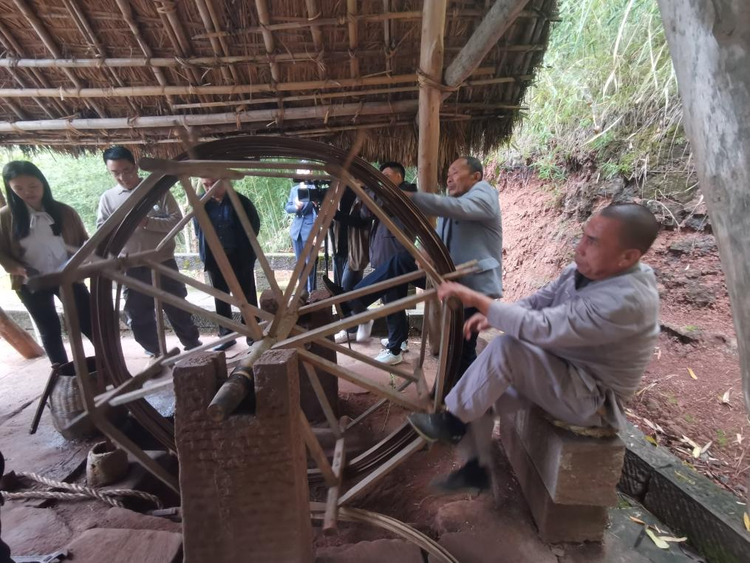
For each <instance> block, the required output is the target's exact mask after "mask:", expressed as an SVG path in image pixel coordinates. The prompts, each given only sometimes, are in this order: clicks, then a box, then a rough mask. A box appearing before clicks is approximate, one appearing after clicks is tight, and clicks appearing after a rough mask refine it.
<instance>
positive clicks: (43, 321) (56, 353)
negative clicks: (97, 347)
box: [16, 283, 92, 364]
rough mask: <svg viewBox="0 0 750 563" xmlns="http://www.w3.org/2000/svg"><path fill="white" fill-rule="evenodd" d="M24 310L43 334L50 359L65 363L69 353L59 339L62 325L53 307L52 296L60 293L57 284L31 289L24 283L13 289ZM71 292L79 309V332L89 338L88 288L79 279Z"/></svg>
mask: <svg viewBox="0 0 750 563" xmlns="http://www.w3.org/2000/svg"><path fill="white" fill-rule="evenodd" d="M16 293H17V294H18V297H19V298H20V299H21V302H22V303H23V304H24V307H26V310H27V311H28V312H29V314H30V315H31V318H32V319H34V322H35V323H36V326H37V328H38V329H39V334H40V335H41V337H42V346H43V347H44V351H45V352H47V357H48V358H49V361H50V362H51V363H53V364H64V363H66V362H67V361H68V354H67V353H66V352H65V346H64V345H63V340H62V327H61V326H60V317H58V316H57V311H56V310H55V296H57V297H58V298H59V297H60V288H59V287H55V288H51V289H41V290H39V291H35V292H33V293H32V292H31V291H29V289H28V288H27V287H26V286H25V285H24V286H23V287H21V289H20V290H19V291H17V292H16ZM73 295H74V297H75V306H76V309H77V311H78V319H79V322H80V324H81V332H82V333H83V334H85V335H86V337H87V338H88V339H89V340H92V337H91V298H90V297H89V290H88V289H86V286H85V285H83V284H82V283H74V284H73Z"/></svg>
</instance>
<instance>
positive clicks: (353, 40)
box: [346, 0, 359, 78]
mask: <svg viewBox="0 0 750 563" xmlns="http://www.w3.org/2000/svg"><path fill="white" fill-rule="evenodd" d="M346 19H347V22H348V27H349V57H350V58H349V72H350V73H351V75H352V78H357V77H358V76H359V59H358V58H357V48H358V47H359V27H358V22H357V0H346Z"/></svg>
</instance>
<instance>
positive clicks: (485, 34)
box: [443, 0, 529, 87]
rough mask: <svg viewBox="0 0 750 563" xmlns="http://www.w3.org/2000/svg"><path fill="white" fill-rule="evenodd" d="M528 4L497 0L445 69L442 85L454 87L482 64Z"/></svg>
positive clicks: (524, 1) (518, 1) (518, 0)
mask: <svg viewBox="0 0 750 563" xmlns="http://www.w3.org/2000/svg"><path fill="white" fill-rule="evenodd" d="M528 3H529V0H496V2H495V4H494V5H493V6H492V8H491V9H490V11H489V12H488V13H487V15H486V16H485V18H484V19H483V20H482V23H481V24H479V27H478V28H477V29H476V30H475V31H474V33H473V34H472V36H471V37H470V38H469V40H468V41H467V42H466V44H465V45H464V47H463V49H461V51H460V52H459V53H458V55H456V58H455V59H453V61H452V62H451V64H450V65H449V66H448V68H447V69H445V75H444V78H443V82H444V84H446V85H447V86H449V87H455V86H459V85H460V84H461V83H463V81H464V80H466V79H467V78H468V77H469V76H470V75H471V73H472V72H473V71H474V70H475V69H476V68H477V67H479V65H480V64H482V61H483V60H484V58H485V57H486V56H487V54H488V53H489V52H490V50H491V49H492V48H493V47H494V46H495V45H496V44H497V42H498V41H499V40H500V38H501V37H502V36H503V34H504V33H505V32H506V31H508V29H509V28H510V26H511V25H513V23H514V22H515V21H516V19H517V18H518V16H519V14H520V13H521V12H522V11H523V9H524V8H525V7H526V5H527V4H528Z"/></svg>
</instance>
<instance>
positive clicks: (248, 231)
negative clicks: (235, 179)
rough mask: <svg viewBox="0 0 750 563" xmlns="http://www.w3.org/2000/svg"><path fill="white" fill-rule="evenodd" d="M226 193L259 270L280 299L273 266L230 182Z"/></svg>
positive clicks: (280, 293)
mask: <svg viewBox="0 0 750 563" xmlns="http://www.w3.org/2000/svg"><path fill="white" fill-rule="evenodd" d="M227 195H228V196H229V200H230V201H231V202H232V206H233V207H234V212H235V213H236V214H237V217H238V218H239V220H240V224H241V225H242V229H243V230H244V231H245V236H247V239H248V240H249V241H250V246H252V247H253V252H255V257H256V258H257V259H258V262H260V268H261V270H263V274H264V275H265V276H266V279H267V280H268V283H269V284H270V286H271V291H273V294H274V296H275V297H276V299H277V300H280V299H281V297H282V292H281V288H280V287H279V284H278V282H277V281H276V276H275V275H274V272H273V268H271V264H269V263H268V258H266V254H265V252H263V248H261V246H260V244H259V243H258V237H257V235H256V234H255V231H253V227H252V225H251V224H250V219H249V218H248V216H247V213H245V209H244V208H243V207H242V203H241V202H240V198H239V197H238V196H237V192H236V191H234V186H232V185H231V183H230V184H229V187H228V188H227Z"/></svg>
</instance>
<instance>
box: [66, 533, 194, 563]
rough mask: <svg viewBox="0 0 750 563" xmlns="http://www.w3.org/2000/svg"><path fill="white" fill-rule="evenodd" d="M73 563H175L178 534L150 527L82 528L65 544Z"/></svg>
mask: <svg viewBox="0 0 750 563" xmlns="http://www.w3.org/2000/svg"><path fill="white" fill-rule="evenodd" d="M67 549H68V551H70V554H71V558H72V559H74V560H75V562H76V563H102V562H103V561H106V562H107V563H132V562H133V561H138V563H178V562H179V561H180V560H181V556H182V536H181V535H180V534H175V533H173V532H160V531H154V530H110V529H99V528H94V529H91V530H86V531H85V532H83V533H82V534H81V535H80V536H78V537H77V538H76V539H74V540H73V541H72V542H70V543H69V544H68V546H67Z"/></svg>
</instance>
